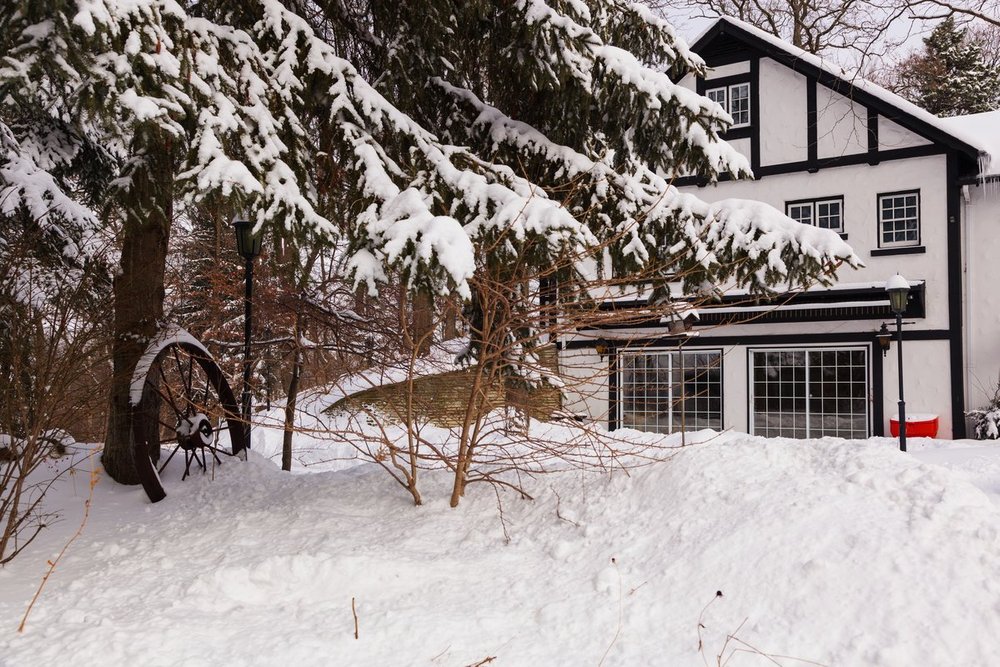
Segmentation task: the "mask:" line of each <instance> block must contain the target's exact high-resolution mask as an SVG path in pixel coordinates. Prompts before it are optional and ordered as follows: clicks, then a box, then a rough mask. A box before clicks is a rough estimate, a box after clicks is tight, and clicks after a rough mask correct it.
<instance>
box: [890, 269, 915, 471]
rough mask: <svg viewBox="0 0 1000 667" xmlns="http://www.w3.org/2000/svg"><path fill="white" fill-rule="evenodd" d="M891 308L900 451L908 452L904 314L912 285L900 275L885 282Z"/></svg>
mask: <svg viewBox="0 0 1000 667" xmlns="http://www.w3.org/2000/svg"><path fill="white" fill-rule="evenodd" d="M885 291H886V292H887V293H888V294H889V307H890V308H891V309H892V312H893V313H894V314H895V315H896V341H897V342H896V352H897V353H898V355H899V356H898V363H897V365H898V366H899V451H901V452H905V451H906V401H904V400H903V312H904V311H905V310H906V301H907V299H908V297H909V295H910V283H909V282H908V281H907V280H906V278H904V277H903V276H901V275H899V274H898V273H897V274H896V275H894V276H893V277H891V278H889V280H887V281H886V282H885Z"/></svg>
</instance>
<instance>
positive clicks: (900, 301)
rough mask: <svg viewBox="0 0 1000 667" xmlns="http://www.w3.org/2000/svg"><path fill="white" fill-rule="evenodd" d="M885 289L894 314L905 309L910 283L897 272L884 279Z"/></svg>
mask: <svg viewBox="0 0 1000 667" xmlns="http://www.w3.org/2000/svg"><path fill="white" fill-rule="evenodd" d="M885 291H886V292H887V293H888V294H889V307H890V308H892V312H893V313H895V314H896V315H902V314H903V311H905V310H906V300H907V297H908V296H909V294H910V283H909V281H907V280H906V278H904V277H903V276H901V275H899V274H898V273H897V274H896V275H894V276H893V277H891V278H889V280H887V281H885Z"/></svg>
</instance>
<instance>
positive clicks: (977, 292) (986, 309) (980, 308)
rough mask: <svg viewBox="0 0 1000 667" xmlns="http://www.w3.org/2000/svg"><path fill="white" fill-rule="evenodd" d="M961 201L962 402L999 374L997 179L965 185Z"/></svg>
mask: <svg viewBox="0 0 1000 667" xmlns="http://www.w3.org/2000/svg"><path fill="white" fill-rule="evenodd" d="M967 192H968V195H969V197H968V201H967V202H965V203H964V204H963V219H964V221H965V228H964V229H963V230H962V231H963V232H964V233H965V239H964V248H963V250H964V253H963V255H964V258H965V268H966V273H965V305H966V314H967V319H966V372H967V375H968V387H967V388H966V393H967V396H968V401H967V406H968V407H969V408H970V409H971V408H979V407H983V406H985V405H986V403H987V402H988V401H989V399H990V398H992V397H993V393H994V390H995V389H996V386H997V378H998V375H1000V183H987V184H980V185H973V186H969V187H968V189H967Z"/></svg>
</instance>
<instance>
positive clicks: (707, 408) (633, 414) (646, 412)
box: [619, 350, 722, 433]
mask: <svg viewBox="0 0 1000 667" xmlns="http://www.w3.org/2000/svg"><path fill="white" fill-rule="evenodd" d="M619 388H620V390H621V408H620V410H621V411H620V418H621V425H622V426H623V427H625V428H634V429H638V430H640V431H656V432H659V433H674V432H676V431H691V430H696V429H702V428H713V429H716V430H721V429H722V353H721V352H719V351H717V350H711V351H702V350H697V351H695V350H662V351H661V350H644V351H642V352H628V351H623V352H622V353H621V354H620V356H619Z"/></svg>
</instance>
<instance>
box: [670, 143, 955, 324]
mask: <svg viewBox="0 0 1000 667" xmlns="http://www.w3.org/2000/svg"><path fill="white" fill-rule="evenodd" d="M945 182H946V160H945V157H944V156H943V155H932V156H927V157H920V158H911V159H907V160H891V161H886V162H882V163H880V164H878V165H875V166H871V165H868V164H861V165H853V166H845V167H834V168H828V169H821V170H820V171H818V172H816V173H814V174H810V173H807V172H796V173H792V174H780V175H775V176H767V177H765V178H762V179H760V180H757V181H738V182H726V183H720V184H719V185H717V186H708V187H704V188H697V187H690V188H682V190H685V191H690V192H693V193H695V194H696V195H697V196H698V197H700V198H702V199H704V200H706V201H717V200H719V199H726V198H729V197H738V198H743V199H754V200H757V201H763V202H766V203H768V204H771V205H772V206H774V207H775V208H777V209H778V210H781V211H784V209H785V202H786V201H794V200H797V199H809V198H818V197H833V196H839V195H843V197H844V231H845V233H846V234H847V242H848V243H849V244H851V247H852V248H854V251H855V252H856V253H857V254H858V256H859V257H860V258H861V260H862V261H863V262H864V263H865V266H864V267H862V268H860V269H857V270H855V269H850V268H845V269H842V270H841V273H840V276H839V277H840V280H841V281H842V282H869V281H882V280H885V279H887V278H888V277H889V276H891V275H893V274H894V273H897V272H898V273H900V274H902V275H903V276H905V277H907V278H908V279H910V280H925V281H926V282H927V317H926V319H924V320H921V322H920V323H919V324H920V327H921V328H925V329H944V328H947V327H948V309H947V294H948V273H947V251H948V244H947V224H948V222H947V210H948V209H947V198H946V188H945ZM901 190H919V191H920V227H921V232H920V233H921V244H922V245H923V247H924V248H925V249H926V252H925V253H923V254H908V255H891V256H884V257H875V256H872V254H871V252H872V250H875V249H877V248H878V247H879V245H878V195H879V194H880V193H886V192H896V191H901ZM812 330H815V325H813V326H812Z"/></svg>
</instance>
